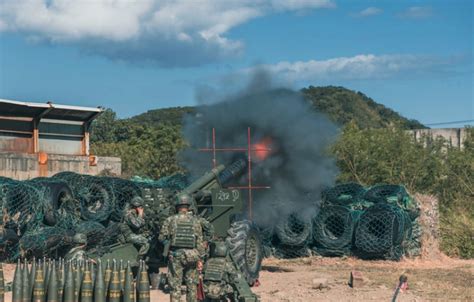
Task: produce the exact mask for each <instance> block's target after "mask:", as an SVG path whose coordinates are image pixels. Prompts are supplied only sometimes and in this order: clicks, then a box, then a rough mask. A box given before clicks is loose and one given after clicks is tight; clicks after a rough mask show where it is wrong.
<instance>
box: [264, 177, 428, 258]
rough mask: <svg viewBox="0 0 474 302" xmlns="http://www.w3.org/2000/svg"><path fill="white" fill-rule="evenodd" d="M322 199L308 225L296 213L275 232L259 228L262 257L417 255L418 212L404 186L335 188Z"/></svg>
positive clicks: (277, 224) (271, 229)
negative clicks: (415, 238)
mask: <svg viewBox="0 0 474 302" xmlns="http://www.w3.org/2000/svg"><path fill="white" fill-rule="evenodd" d="M320 198H321V200H322V203H321V206H320V207H319V211H318V213H317V214H316V215H315V216H314V217H313V218H312V219H311V222H309V223H308V222H307V221H306V220H304V219H302V218H301V215H300V214H301V213H297V212H295V213H292V214H291V215H288V216H285V217H282V218H281V219H280V220H279V221H278V222H277V223H276V224H275V226H274V227H272V226H268V225H267V226H260V227H259V229H260V233H261V237H262V238H263V240H262V244H263V249H264V254H265V256H266V257H271V256H274V257H277V258H297V257H305V256H308V255H310V254H312V253H313V254H314V253H316V254H319V255H323V256H343V255H356V256H360V257H362V258H371V259H399V258H400V257H401V256H402V255H403V254H407V255H414V254H415V253H416V250H417V249H419V244H418V243H417V242H414V241H415V240H414V239H413V238H414V237H416V236H418V237H419V235H417V234H419V232H420V230H419V226H418V220H417V217H418V207H417V204H416V202H415V200H414V199H413V198H412V197H411V196H410V195H409V194H408V192H407V191H406V189H405V188H404V187H403V186H399V185H377V186H374V187H371V188H365V187H363V186H362V185H360V184H356V183H346V184H339V185H336V186H335V187H333V188H329V189H326V190H324V191H323V192H322V193H321V196H320ZM412 233H413V234H415V236H412Z"/></svg>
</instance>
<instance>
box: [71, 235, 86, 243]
mask: <svg viewBox="0 0 474 302" xmlns="http://www.w3.org/2000/svg"><path fill="white" fill-rule="evenodd" d="M72 242H74V243H77V244H86V243H87V236H86V235H85V234H82V233H77V234H76V235H74V236H73V237H72Z"/></svg>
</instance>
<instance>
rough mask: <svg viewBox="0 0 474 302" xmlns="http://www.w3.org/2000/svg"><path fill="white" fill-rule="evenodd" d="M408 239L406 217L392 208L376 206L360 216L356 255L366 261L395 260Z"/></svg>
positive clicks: (408, 221) (400, 254)
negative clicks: (374, 259)
mask: <svg viewBox="0 0 474 302" xmlns="http://www.w3.org/2000/svg"><path fill="white" fill-rule="evenodd" d="M410 236H411V221H410V218H409V216H408V214H407V213H405V212H404V211H403V210H402V209H400V208H399V207H397V206H395V205H393V204H387V203H378V204H376V205H374V206H372V207H370V208H369V209H368V210H367V211H365V212H364V213H363V214H362V215H361V216H360V220H359V223H358V226H357V228H356V232H355V249H356V254H357V255H358V256H359V257H361V258H367V259H373V258H383V259H392V260H398V259H400V258H401V256H402V255H403V253H404V241H405V240H407V239H409V238H410Z"/></svg>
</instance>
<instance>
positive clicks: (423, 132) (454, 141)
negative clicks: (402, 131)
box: [409, 128, 467, 148]
mask: <svg viewBox="0 0 474 302" xmlns="http://www.w3.org/2000/svg"><path fill="white" fill-rule="evenodd" d="M409 131H410V133H412V134H413V135H414V137H415V139H416V140H420V139H421V138H423V137H429V138H432V139H436V138H437V137H442V138H444V139H445V140H446V141H447V143H448V144H449V145H450V146H452V147H458V148H463V145H464V140H465V139H466V137H467V129H466V128H443V129H417V130H409Z"/></svg>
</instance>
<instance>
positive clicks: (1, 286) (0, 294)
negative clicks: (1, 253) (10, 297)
mask: <svg viewBox="0 0 474 302" xmlns="http://www.w3.org/2000/svg"><path fill="white" fill-rule="evenodd" d="M3 301H5V280H4V279H3V263H0V302H3Z"/></svg>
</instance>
